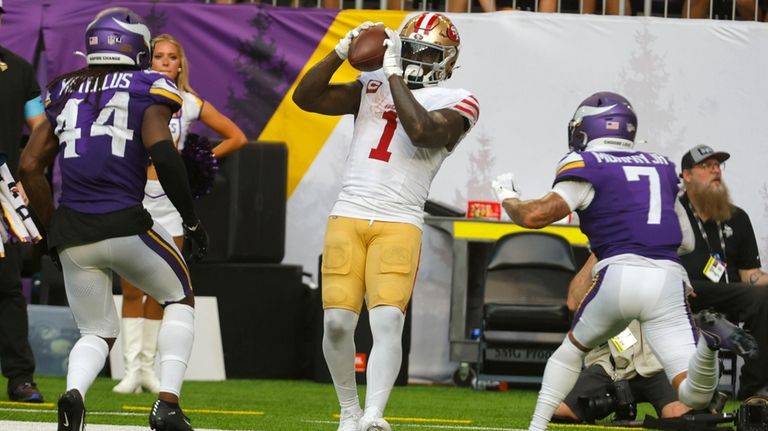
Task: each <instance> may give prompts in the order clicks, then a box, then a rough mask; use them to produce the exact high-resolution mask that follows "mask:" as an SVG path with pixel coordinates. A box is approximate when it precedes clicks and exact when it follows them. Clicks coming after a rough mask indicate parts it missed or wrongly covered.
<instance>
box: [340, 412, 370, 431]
mask: <svg viewBox="0 0 768 431" xmlns="http://www.w3.org/2000/svg"><path fill="white" fill-rule="evenodd" d="M350 410H351V411H342V412H341V418H340V419H339V427H338V428H337V429H336V431H360V418H361V417H362V416H363V411H362V410H360V408H359V407H358V408H357V409H350Z"/></svg>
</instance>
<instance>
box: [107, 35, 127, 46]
mask: <svg viewBox="0 0 768 431" xmlns="http://www.w3.org/2000/svg"><path fill="white" fill-rule="evenodd" d="M107 43H108V44H109V45H118V44H121V43H123V38H122V36H119V35H116V34H110V35H109V36H107Z"/></svg>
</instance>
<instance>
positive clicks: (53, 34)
mask: <svg viewBox="0 0 768 431" xmlns="http://www.w3.org/2000/svg"><path fill="white" fill-rule="evenodd" d="M4 6H5V7H4V8H5V11H6V12H7V13H6V14H5V15H4V16H3V21H2V27H0V44H2V45H3V46H4V47H6V48H8V49H10V50H11V51H14V52H16V53H17V54H19V55H21V56H22V57H25V58H26V59H27V60H29V61H30V62H35V60H36V59H35V55H36V53H37V52H38V44H39V43H42V47H44V51H45V54H46V56H45V57H44V58H45V60H46V63H45V65H44V69H43V70H44V78H43V79H45V80H50V79H52V78H54V77H56V76H58V75H60V74H62V73H65V72H69V71H72V70H75V69H78V68H81V67H84V66H85V65H86V63H85V58H84V57H83V56H82V55H78V54H77V52H84V51H85V37H84V34H85V28H86V26H87V25H88V23H89V22H90V21H91V20H92V19H93V17H94V16H96V14H97V13H98V12H99V11H101V10H102V9H104V8H105V7H116V6H124V7H128V8H130V9H132V10H133V11H135V12H136V13H138V14H139V15H141V16H142V17H144V19H145V20H146V22H147V24H148V25H149V27H150V30H151V32H152V34H153V35H157V34H161V33H169V34H171V35H173V36H175V37H176V38H177V39H179V40H180V41H181V43H182V44H183V45H184V49H185V51H186V54H187V57H188V60H189V64H190V69H191V70H190V82H191V84H192V87H193V88H194V89H195V90H196V91H197V92H198V93H199V94H200V95H201V96H202V97H203V98H204V99H205V100H207V101H208V102H210V103H211V104H213V106H215V107H216V108H217V109H218V110H220V111H222V112H223V113H224V114H225V115H227V116H229V117H230V118H231V119H232V120H233V121H235V123H237V124H238V126H240V128H242V129H243V131H244V132H245V134H246V136H248V138H249V139H261V140H272V141H283V142H286V143H287V144H288V147H289V154H290V160H289V193H290V192H291V191H293V189H294V188H295V187H296V185H297V184H298V182H299V181H300V180H301V177H302V176H303V174H304V172H306V169H307V168H308V167H309V165H310V164H311V162H312V160H314V157H315V155H316V153H317V151H319V149H320V148H321V147H322V145H323V144H324V143H325V139H326V138H327V136H328V134H330V132H331V130H332V129H333V127H335V125H336V124H337V122H338V118H337V117H320V116H309V115H308V114H306V113H304V112H301V111H299V110H298V108H297V107H296V106H295V105H293V103H291V102H290V94H291V93H292V88H293V86H294V85H295V82H296V79H297V77H298V76H299V75H300V74H301V73H303V71H305V70H306V69H307V68H308V67H309V66H311V65H312V64H314V63H315V62H316V61H318V60H320V59H321V58H322V57H323V56H324V55H325V54H327V53H328V52H330V50H331V49H333V47H334V46H335V44H336V43H337V42H338V39H339V38H341V37H343V35H344V34H345V33H346V32H347V31H349V30H350V29H352V28H354V27H355V26H357V25H358V24H359V23H360V22H362V21H365V20H372V21H384V22H385V23H387V24H388V25H390V26H392V27H393V28H397V27H398V26H399V25H400V23H401V22H402V20H403V17H404V16H405V13H404V12H399V11H397V12H387V11H360V10H356V11H339V10H332V9H297V8H279V7H271V6H263V5H258V4H242V5H218V4H202V3H200V2H190V1H175V2H169V1H162V2H146V1H143V2H142V1H117V2H104V1H98V0H71V1H66V2H63V1H53V0H6V1H5V3H4ZM356 73H357V72H356V71H354V70H353V69H351V68H349V67H348V66H345V67H344V68H342V69H341V70H340V72H339V75H338V76H337V78H336V79H343V80H352V79H354V78H355V76H356ZM45 84H46V83H45V82H41V85H45ZM315 121H316V122H318V125H313V122H315ZM268 124H269V128H268V129H267V130H265V128H267V125H268ZM195 131H196V132H198V133H203V134H209V133H210V131H209V130H207V129H206V128H204V127H202V126H197V127H196V130H195ZM265 132H266V133H265Z"/></svg>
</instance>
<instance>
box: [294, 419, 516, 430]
mask: <svg viewBox="0 0 768 431" xmlns="http://www.w3.org/2000/svg"><path fill="white" fill-rule="evenodd" d="M301 422H305V423H311V424H334V425H338V422H337V421H317V420H301ZM392 424H393V425H395V426H396V427H397V428H398V429H399V428H426V429H444V430H455V431H460V430H473V431H527V430H524V429H521V428H498V427H482V426H468V425H437V424H409V423H403V422H399V421H398V422H392Z"/></svg>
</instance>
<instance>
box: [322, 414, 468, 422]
mask: <svg viewBox="0 0 768 431" xmlns="http://www.w3.org/2000/svg"><path fill="white" fill-rule="evenodd" d="M333 417H335V418H336V419H338V418H339V417H340V416H339V415H338V414H334V415H333ZM384 419H386V420H388V421H393V422H416V423H429V424H455V425H469V424H471V423H472V421H471V420H469V419H442V418H402V417H397V416H385V417H384Z"/></svg>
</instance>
